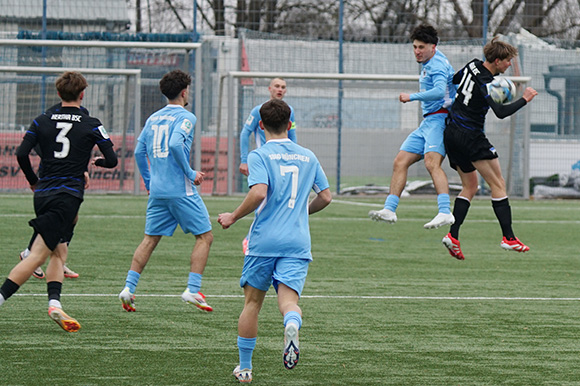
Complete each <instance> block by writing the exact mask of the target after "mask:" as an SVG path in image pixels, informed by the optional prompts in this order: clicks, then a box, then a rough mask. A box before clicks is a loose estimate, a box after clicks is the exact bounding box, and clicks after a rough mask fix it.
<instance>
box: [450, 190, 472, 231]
mask: <svg viewBox="0 0 580 386" xmlns="http://www.w3.org/2000/svg"><path fill="white" fill-rule="evenodd" d="M470 206H471V203H470V202H469V200H468V199H467V198H465V197H461V196H457V197H455V203H454V204H453V217H455V223H453V225H451V227H450V228H449V233H451V236H453V238H455V239H458V240H459V227H460V226H461V224H463V221H464V220H465V217H467V211H469V207H470Z"/></svg>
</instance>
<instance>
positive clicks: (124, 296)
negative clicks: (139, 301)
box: [119, 287, 135, 312]
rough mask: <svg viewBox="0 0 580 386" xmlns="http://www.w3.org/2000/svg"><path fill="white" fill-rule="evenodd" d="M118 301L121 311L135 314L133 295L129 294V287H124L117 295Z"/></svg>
mask: <svg viewBox="0 0 580 386" xmlns="http://www.w3.org/2000/svg"><path fill="white" fill-rule="evenodd" d="M119 300H120V301H121V305H122V306H123V309H124V310H125V311H127V312H135V295H134V294H132V293H131V291H130V290H129V287H125V288H124V289H123V291H121V293H120V294H119Z"/></svg>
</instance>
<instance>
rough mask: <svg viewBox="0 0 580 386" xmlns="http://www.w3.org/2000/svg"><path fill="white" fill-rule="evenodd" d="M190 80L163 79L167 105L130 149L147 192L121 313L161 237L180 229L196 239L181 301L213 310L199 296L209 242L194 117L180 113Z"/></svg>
mask: <svg viewBox="0 0 580 386" xmlns="http://www.w3.org/2000/svg"><path fill="white" fill-rule="evenodd" d="M190 84H191V76H189V75H188V74H186V73H184V72H183V71H181V70H174V71H171V72H169V73H167V74H165V75H164V76H163V78H162V79H161V81H160V82H159V88H160V89H161V92H162V93H163V95H165V96H166V97H167V99H168V101H169V103H168V104H167V106H165V107H164V108H162V109H161V110H159V111H157V112H155V113H154V114H153V115H151V116H150V117H149V119H147V122H146V123H145V127H144V128H143V131H142V132H141V135H139V139H138V142H137V145H136V147H135V161H136V162H137V165H138V167H139V171H140V172H141V175H142V177H143V181H144V183H145V187H146V188H147V191H148V192H149V201H148V203H147V215H146V220H145V236H144V238H143V241H142V242H141V244H140V245H139V246H138V247H137V249H136V250H135V254H134V255H133V260H132V262H131V268H130V270H129V272H128V273H127V280H126V282H125V288H124V289H123V291H121V293H120V294H119V299H120V300H121V303H122V305H123V309H125V310H126V311H128V312H132V311H135V295H134V294H135V288H136V287H137V283H138V282H139V278H140V276H141V272H142V271H143V269H144V268H145V265H147V262H148V261H149V258H150V257H151V254H152V253H153V250H154V249H155V247H156V246H157V244H158V243H159V241H160V240H161V237H162V236H172V235H173V233H174V232H175V229H176V228H177V225H178V224H179V226H180V227H181V229H182V230H183V232H184V233H193V234H194V235H195V238H196V241H195V246H194V247H193V252H192V253H191V258H190V261H191V263H190V264H191V265H190V273H189V278H188V281H187V288H186V289H185V291H184V292H183V294H182V295H181V298H182V300H183V301H184V302H187V303H190V304H193V305H194V306H196V307H197V308H199V309H201V310H203V311H212V308H211V307H210V306H209V305H208V304H207V303H206V301H205V296H204V295H203V294H202V293H201V292H199V290H200V288H201V279H202V274H203V271H204V269H205V265H206V263H207V259H208V256H209V250H210V247H211V244H212V242H213V234H212V232H211V222H210V218H209V213H208V212H207V209H206V207H205V204H204V203H203V200H202V199H201V197H200V195H199V194H198V192H197V188H196V185H199V184H201V183H202V182H203V178H204V175H205V173H203V172H201V171H195V170H193V169H192V168H191V167H190V166H189V152H190V149H191V145H192V142H193V134H194V130H193V127H194V126H195V122H196V120H197V118H196V117H195V115H193V114H192V113H190V112H189V111H187V110H186V109H185V106H186V105H187V101H188V99H189V85H190Z"/></svg>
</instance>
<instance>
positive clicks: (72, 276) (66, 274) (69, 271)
mask: <svg viewBox="0 0 580 386" xmlns="http://www.w3.org/2000/svg"><path fill="white" fill-rule="evenodd" d="M63 269H64V277H66V278H69V279H76V278H77V277H79V274H78V273H76V272H75V271H73V270H72V269H70V268H69V267H67V266H66V265H65V266H64V267H63Z"/></svg>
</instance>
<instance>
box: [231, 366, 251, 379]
mask: <svg viewBox="0 0 580 386" xmlns="http://www.w3.org/2000/svg"><path fill="white" fill-rule="evenodd" d="M233 374H234V377H236V379H237V380H238V381H240V383H252V369H243V370H240V365H237V366H236V368H235V369H234V372H233Z"/></svg>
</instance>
